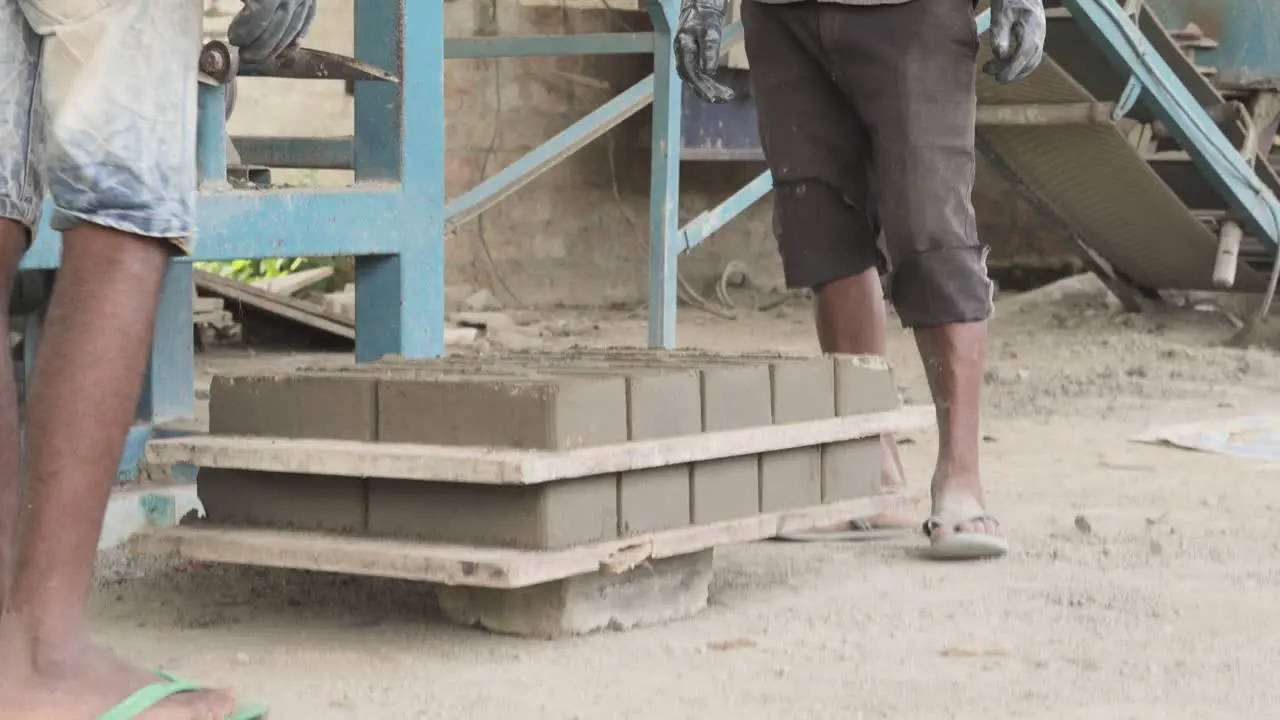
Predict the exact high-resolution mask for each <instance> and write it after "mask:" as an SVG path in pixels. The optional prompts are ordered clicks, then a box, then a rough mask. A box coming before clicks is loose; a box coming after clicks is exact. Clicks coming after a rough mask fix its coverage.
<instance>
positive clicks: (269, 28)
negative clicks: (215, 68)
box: [227, 0, 316, 65]
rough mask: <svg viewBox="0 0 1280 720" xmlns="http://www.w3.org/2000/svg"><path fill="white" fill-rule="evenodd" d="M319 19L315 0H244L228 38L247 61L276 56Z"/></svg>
mask: <svg viewBox="0 0 1280 720" xmlns="http://www.w3.org/2000/svg"><path fill="white" fill-rule="evenodd" d="M315 19H316V0H244V9H243V10H241V11H240V13H239V14H238V15H236V17H235V19H234V20H232V21H231V27H230V29H228V31H227V40H228V41H229V42H230V43H231V44H232V45H235V46H236V47H238V48H240V59H241V60H242V61H243V62H244V63H246V64H248V65H256V64H258V63H262V62H266V61H268V60H275V59H276V58H278V57H280V55H281V54H283V53H284V52H285V51H286V50H288V49H289V48H292V47H295V46H297V44H298V43H299V42H300V41H301V40H302V38H303V37H305V36H306V34H307V31H308V30H310V29H311V23H312V22H313V21H314V20H315Z"/></svg>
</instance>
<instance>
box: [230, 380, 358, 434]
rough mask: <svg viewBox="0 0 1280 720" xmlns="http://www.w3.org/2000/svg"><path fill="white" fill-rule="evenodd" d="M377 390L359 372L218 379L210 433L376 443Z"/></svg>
mask: <svg viewBox="0 0 1280 720" xmlns="http://www.w3.org/2000/svg"><path fill="white" fill-rule="evenodd" d="M377 385H378V383H377V379H376V378H374V377H370V376H365V375H361V374H357V373H320V372H316V373H290V374H286V375H267V376H217V377H215V378H214V379H213V383H212V385H211V386H210V389H209V432H210V433H212V434H214V435H269V436H276V437H291V438H317V439H324V440H361V441H371V440H376V439H377V431H378V422H377V417H378V387H377Z"/></svg>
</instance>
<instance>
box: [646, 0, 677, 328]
mask: <svg viewBox="0 0 1280 720" xmlns="http://www.w3.org/2000/svg"><path fill="white" fill-rule="evenodd" d="M679 12H680V8H679V2H678V0H649V14H650V15H651V16H652V17H653V28H654V33H653V142H652V143H651V144H650V148H651V153H650V154H651V155H652V159H651V167H650V171H649V172H650V175H649V347H654V348H673V347H675V344H676V309H677V308H676V300H677V297H676V287H677V285H676V282H677V280H678V279H679V269H680V264H679V263H680V250H681V248H680V247H679V246H678V245H677V239H678V237H679V235H680V104H681V102H682V99H683V93H682V92H681V85H680V78H679V77H678V76H677V75H676V68H675V53H674V52H673V50H672V45H671V43H672V36H673V34H674V28H675V24H676V19H677V16H678V15H679Z"/></svg>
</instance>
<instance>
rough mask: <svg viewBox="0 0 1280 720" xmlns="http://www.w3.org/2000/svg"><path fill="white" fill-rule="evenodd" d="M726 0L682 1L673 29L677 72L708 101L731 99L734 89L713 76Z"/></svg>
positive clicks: (720, 101) (722, 27)
mask: <svg viewBox="0 0 1280 720" xmlns="http://www.w3.org/2000/svg"><path fill="white" fill-rule="evenodd" d="M727 4H728V0H684V3H683V4H682V5H681V6H680V21H679V27H678V28H677V29H676V37H675V43H674V45H675V53H676V73H677V74H678V75H679V76H680V79H681V80H684V81H685V82H686V83H687V84H688V85H689V86H690V87H692V88H693V91H694V93H695V94H697V96H698V97H700V98H702V100H703V101H705V102H709V103H723V102H728V101H729V100H732V99H733V90H730V89H729V88H727V87H725V86H724V85H721V84H720V83H718V82H716V81H715V80H714V79H713V78H714V76H715V74H716V71H717V70H719V68H720V40H721V38H722V37H723V33H724V16H725V6H726V5H727Z"/></svg>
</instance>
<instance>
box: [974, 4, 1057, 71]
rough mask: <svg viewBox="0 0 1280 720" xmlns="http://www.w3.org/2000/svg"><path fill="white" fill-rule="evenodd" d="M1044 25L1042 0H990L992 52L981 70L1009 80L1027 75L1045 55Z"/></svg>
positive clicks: (1045, 29)
mask: <svg viewBox="0 0 1280 720" xmlns="http://www.w3.org/2000/svg"><path fill="white" fill-rule="evenodd" d="M1046 31H1047V28H1046V26H1045V20H1044V2H1043V1H1042V0H991V54H992V55H994V56H995V57H994V58H992V59H991V60H989V61H987V64H986V65H985V66H983V68H982V70H983V72H985V73H986V74H988V75H990V76H992V77H994V78H995V79H996V82H999V83H1002V84H1006V85H1007V84H1008V83H1013V82H1017V81H1019V80H1021V79H1023V78H1025V77H1026V76H1028V75H1030V74H1031V72H1032V71H1033V70H1035V69H1036V68H1037V67H1038V66H1039V65H1040V61H1041V60H1043V59H1044V38H1045V33H1046Z"/></svg>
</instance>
